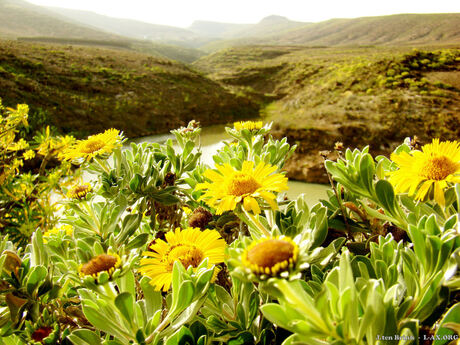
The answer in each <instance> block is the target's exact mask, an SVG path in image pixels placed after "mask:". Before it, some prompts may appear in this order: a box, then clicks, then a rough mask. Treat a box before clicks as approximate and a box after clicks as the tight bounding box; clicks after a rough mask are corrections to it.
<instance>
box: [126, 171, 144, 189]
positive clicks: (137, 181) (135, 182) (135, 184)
mask: <svg viewBox="0 0 460 345" xmlns="http://www.w3.org/2000/svg"><path fill="white" fill-rule="evenodd" d="M141 183H142V177H141V175H139V174H136V175H134V177H133V178H132V179H131V181H129V189H131V191H132V192H133V193H137V192H138V189H139V186H140V185H141Z"/></svg>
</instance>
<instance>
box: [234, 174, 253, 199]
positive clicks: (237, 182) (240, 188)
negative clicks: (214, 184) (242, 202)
mask: <svg viewBox="0 0 460 345" xmlns="http://www.w3.org/2000/svg"><path fill="white" fill-rule="evenodd" d="M258 188H260V184H259V183H258V182H257V181H256V179H255V178H254V177H252V176H250V175H247V174H243V173H237V174H235V175H234V176H233V178H232V180H231V181H230V183H229V184H228V194H230V195H234V196H241V195H245V194H252V193H254V192H255V191H256V190H257V189H258Z"/></svg>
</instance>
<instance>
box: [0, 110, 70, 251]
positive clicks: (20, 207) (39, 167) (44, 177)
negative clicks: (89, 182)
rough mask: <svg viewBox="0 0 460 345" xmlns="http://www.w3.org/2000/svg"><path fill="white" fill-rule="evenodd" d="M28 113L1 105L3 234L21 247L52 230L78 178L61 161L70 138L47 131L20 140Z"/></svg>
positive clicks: (0, 206)
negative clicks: (67, 189) (60, 203)
mask: <svg viewBox="0 0 460 345" xmlns="http://www.w3.org/2000/svg"><path fill="white" fill-rule="evenodd" d="M28 110H29V108H28V107H27V105H18V107H17V108H16V109H12V108H5V107H3V106H2V104H1V101H0V146H1V156H0V185H1V187H0V219H1V220H0V233H1V234H2V235H3V236H4V235H6V234H9V235H10V238H12V239H14V241H15V242H17V243H19V244H21V245H25V244H26V243H27V242H28V241H29V240H30V237H31V235H32V233H33V232H34V231H35V230H36V229H37V228H41V229H42V230H43V231H47V230H50V229H51V228H53V226H54V224H55V223H56V212H57V205H56V198H57V197H58V195H59V193H62V192H63V189H62V188H63V186H65V184H66V183H69V182H70V180H71V179H74V178H75V177H77V176H78V175H73V174H72V172H71V165H70V163H66V162H61V161H60V160H59V159H58V158H60V154H61V153H62V151H63V150H64V149H65V148H66V147H67V146H68V145H69V143H71V142H72V141H73V138H72V137H69V136H66V137H62V136H55V135H52V134H51V133H50V129H49V127H47V128H46V129H45V130H44V131H43V132H42V133H38V134H37V135H36V136H35V137H34V139H33V140H31V141H26V140H25V139H24V138H22V137H21V136H20V132H21V130H22V129H23V128H27V125H28V123H27V118H28Z"/></svg>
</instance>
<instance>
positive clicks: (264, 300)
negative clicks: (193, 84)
mask: <svg viewBox="0 0 460 345" xmlns="http://www.w3.org/2000/svg"><path fill="white" fill-rule="evenodd" d="M13 113H14V114H16V113H17V111H16V112H12V111H10V113H9V114H10V115H11V114H13ZM12 121H13V120H12V119H10V120H9V122H10V123H13V122H12ZM13 127H14V126H13ZM270 131H271V125H265V126H262V125H260V126H259V124H258V123H257V125H255V124H254V123H247V124H244V125H241V124H238V125H235V127H234V128H227V132H228V134H229V135H230V137H231V139H232V140H233V142H227V143H226V144H225V145H224V146H223V147H222V148H221V149H220V150H218V152H217V153H216V155H215V156H214V157H213V158H214V162H215V167H208V166H205V165H203V164H202V163H201V161H200V159H201V151H200V146H199V144H198V143H199V135H200V128H199V126H198V125H197V123H196V122H191V123H190V124H189V125H188V126H187V127H183V128H180V129H178V130H175V131H173V134H174V136H175V139H176V140H175V142H173V141H172V140H168V141H166V142H165V143H161V144H160V143H142V144H134V143H131V144H130V145H129V146H128V145H126V146H125V147H124V148H122V147H120V145H118V144H121V142H122V141H123V139H122V138H120V137H118V138H117V139H116V140H117V141H118V144H114V145H111V146H110V150H112V152H111V153H110V154H109V153H108V152H106V151H104V150H101V146H103V145H102V143H99V144H98V145H95V141H94V137H93V141H91V140H92V139H91V138H89V139H87V140H86V141H82V142H77V143H74V144H72V145H71V147H70V148H68V150H70V151H72V152H75V147H83V148H84V150H85V152H84V153H85V155H86V157H87V159H86V160H80V161H79V163H80V164H81V165H80V166H79V167H78V169H77V171H76V172H75V173H76V174H78V173H79V172H80V173H83V176H84V177H85V180H87V182H85V183H81V182H80V184H79V185H78V186H79V187H80V189H79V192H78V193H77V192H73V193H68V194H67V197H66V198H64V200H62V201H61V202H60V205H62V209H61V210H60V213H59V223H58V224H56V226H55V228H53V229H49V228H46V227H44V226H43V225H39V226H37V227H36V230H35V229H34V230H35V232H34V233H33V235H32V238H31V242H30V243H29V244H27V245H24V244H23V241H22V242H21V241H19V240H18V239H17V238H16V237H7V238H5V239H4V240H3V241H2V242H1V248H0V249H1V252H2V255H1V259H0V269H1V285H0V286H1V289H0V296H1V297H0V308H1V309H0V327H1V328H0V330H1V333H0V335H1V336H2V338H0V339H1V340H0V344H3V343H4V344H26V343H42V344H75V345H95V344H101V345H102V344H104V345H109V344H110V345H115V344H117V345H120V344H133V343H134V344H139V345H141V344H155V345H156V344H158V345H159V344H162V345H163V344H164V345H173V344H200V345H205V344H216V345H217V344H234V345H235V344H258V345H274V344H284V345H291V344H292V345H293V344H317V345H320V344H356V345H358V344H390V343H395V341H396V340H397V341H398V342H399V343H400V344H417V343H422V340H426V339H436V340H435V343H436V344H439V345H440V344H447V343H448V342H449V341H450V340H454V339H456V338H458V329H459V324H460V320H459V317H458V315H459V314H458V308H459V306H458V300H457V297H456V296H458V295H456V294H457V292H458V290H459V288H460V277H459V275H458V264H459V262H460V255H459V253H460V249H459V247H460V246H459V245H460V237H459V231H460V229H459V224H460V219H459V206H458V205H459V202H460V185H459V184H458V183H457V184H455V183H449V184H448V186H447V188H444V189H442V192H443V193H444V196H445V200H446V202H445V204H444V205H439V204H437V203H436V201H435V199H433V198H432V195H431V194H430V193H428V195H427V197H426V198H425V199H424V200H421V201H416V200H415V199H414V198H413V197H412V196H410V195H407V194H397V193H395V191H394V188H393V186H392V184H391V183H390V182H389V181H388V176H389V175H390V174H391V172H392V171H394V170H395V169H398V167H397V166H396V163H394V162H392V161H390V160H388V159H387V158H384V157H377V158H376V159H374V158H373V157H372V156H371V155H370V154H369V152H368V149H367V148H364V149H363V150H357V149H356V150H353V151H352V150H346V151H345V153H344V155H343V156H341V157H340V158H339V159H338V160H337V161H326V169H327V171H328V173H329V174H330V176H331V179H332V180H333V181H335V182H334V184H333V186H332V187H333V189H332V190H331V192H330V194H329V199H328V200H324V201H322V202H321V203H318V204H317V205H314V206H312V207H308V206H307V205H306V203H305V200H304V199H303V197H302V196H299V197H298V198H297V199H296V200H286V199H285V196H284V194H283V193H282V192H279V191H272V192H273V193H274V194H273V197H274V199H271V196H267V194H263V193H264V191H258V188H259V185H258V181H257V178H259V177H260V176H265V175H267V176H268V177H267V178H272V179H273V181H277V180H278V179H279V175H280V174H283V172H282V171H281V168H282V167H283V166H284V164H285V162H286V159H288V157H289V156H290V155H292V154H293V151H294V149H295V147H291V146H290V145H289V144H288V143H287V140H286V139H282V140H276V139H274V138H273V137H272V135H271V134H270ZM98 138H99V137H98ZM82 143H87V144H88V143H91V145H87V146H84V145H83V144H82ZM15 145H17V141H16V140H15V137H13V139H11V140H10V141H9V143H8V146H7V147H15ZM78 145H80V146H78ZM91 150H93V151H91ZM411 150H414V148H413V147H411V146H409V142H408V141H407V142H405V143H404V144H403V145H401V146H400V147H399V148H397V149H396V153H398V152H402V151H404V152H411ZM10 151H11V150H10ZM89 151H91V152H89ZM8 152H9V151H8ZM16 152H17V151H14V153H15V154H17V153H16ZM63 156H64V157H65V156H66V154H65V153H64V155H63ZM248 162H254V163H255V164H258V163H260V162H264V163H265V164H267V165H257V166H260V167H259V168H255V170H254V171H251V173H248V171H247V170H244V169H243V170H241V168H242V167H244V166H245V165H247V164H248ZM223 164H227V165H228V166H230V167H232V169H234V171H235V173H234V174H233V175H231V176H230V175H229V176H226V178H225V179H223V180H222V183H223V184H224V185H225V187H226V188H227V190H226V194H228V197H229V199H228V200H231V203H230V204H228V205H227V206H228V207H226V209H227V210H228V211H227V212H225V213H223V214H221V215H220V214H219V212H217V210H216V209H213V208H212V207H209V205H210V203H208V200H207V199H203V195H204V192H203V191H202V190H201V189H200V184H204V183H209V181H210V180H212V178H211V177H212V176H215V174H218V172H217V171H221V170H219V169H222V165H223ZM456 164H458V162H457V163H456ZM268 165H269V166H270V168H267V166H268ZM257 169H259V170H257ZM264 169H265V170H264ZM266 169H269V170H266ZM14 174H15V175H17V174H18V173H16V172H14ZM9 178H10V177H9ZM11 178H13V177H11ZM78 186H77V187H78ZM257 193H262V194H260V195H259V194H257ZM245 198H253V200H254V201H253V202H256V203H258V207H259V208H260V212H254V211H253V209H247V208H245V207H244V203H245ZM267 198H268V200H272V201H273V203H275V204H276V206H277V207H272V206H273V205H271V204H270V203H268V202H267ZM222 202H228V201H222ZM211 205H212V203H211ZM191 223H193V224H198V226H199V227H200V228H201V229H202V230H204V229H214V230H217V231H219V233H220V235H221V236H222V237H223V238H224V239H225V240H226V241H227V243H228V245H227V253H226V254H227V255H226V260H225V263H223V264H219V265H211V264H210V263H211V262H219V261H213V260H214V258H216V257H217V255H218V254H217V252H216V253H213V249H212V248H207V249H204V248H199V247H197V246H193V245H192V244H191V243H195V242H194V240H195V239H192V238H187V236H188V235H182V234H196V231H198V230H197V229H196V230H193V231H183V232H181V231H176V230H175V229H177V228H182V229H185V228H187V227H189V226H191V225H190V224H191ZM171 231H175V233H174V236H173V234H172V233H171ZM207 233H209V232H203V233H202V234H203V235H205V234H207ZM164 239H166V241H164ZM208 242H212V241H211V240H208ZM166 243H167V244H166ZM200 243H201V246H206V245H207V243H206V241H204V240H203V241H201V242H200ZM164 246H168V248H167V250H166V249H165V248H164V250H163V249H162V250H160V249H159V248H163V247H164ZM146 253H148V254H146ZM204 253H206V255H208V256H207V257H206V255H204ZM219 255H221V254H219ZM142 257H144V259H142V260H143V263H142V265H144V263H145V264H147V265H151V266H152V269H153V270H155V269H157V271H155V277H158V278H154V279H158V281H154V282H153V281H151V278H149V277H147V276H143V273H142V272H144V271H143V270H142V269H140V259H141V258H142ZM149 258H155V260H152V261H150V262H149V261H148V260H149ZM171 258H173V259H171ZM160 261H161V265H158V267H156V268H155V267H153V266H154V265H155V262H157V263H158V262H160ZM149 269H150V268H149ZM165 275H166V276H167V279H171V282H172V284H171V289H169V290H168V291H165V292H160V291H156V289H155V287H154V286H163V285H164V282H165V281H166V280H165V279H166V278H164V276H165ZM161 276H163V278H160V277H161ZM419 339H420V340H419Z"/></svg>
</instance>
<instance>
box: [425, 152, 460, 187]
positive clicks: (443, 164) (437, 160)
mask: <svg viewBox="0 0 460 345" xmlns="http://www.w3.org/2000/svg"><path fill="white" fill-rule="evenodd" d="M457 168H458V164H456V163H455V162H453V161H452V160H450V159H449V158H447V157H446V156H440V157H433V158H431V159H429V160H428V163H427V164H426V166H424V167H423V171H422V175H423V176H424V177H425V178H426V179H428V180H437V181H440V180H444V179H445V178H446V177H447V176H449V175H451V174H453V173H455V171H456V170H457Z"/></svg>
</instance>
